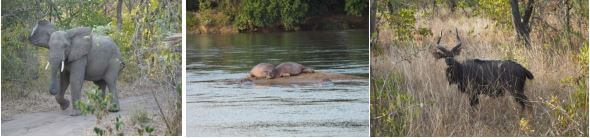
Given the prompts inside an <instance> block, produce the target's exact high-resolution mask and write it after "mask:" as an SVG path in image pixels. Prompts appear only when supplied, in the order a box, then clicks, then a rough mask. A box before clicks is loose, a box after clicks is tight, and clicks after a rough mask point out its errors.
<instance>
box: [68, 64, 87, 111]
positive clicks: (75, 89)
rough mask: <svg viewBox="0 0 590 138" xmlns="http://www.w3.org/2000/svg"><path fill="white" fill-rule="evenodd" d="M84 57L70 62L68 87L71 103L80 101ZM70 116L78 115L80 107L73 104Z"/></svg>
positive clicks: (84, 68) (84, 67) (84, 70)
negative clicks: (70, 93)
mask: <svg viewBox="0 0 590 138" xmlns="http://www.w3.org/2000/svg"><path fill="white" fill-rule="evenodd" d="M86 63H87V60H86V57H83V58H81V59H80V60H76V61H74V62H73V63H70V85H71V86H70V88H71V90H70V91H71V92H72V97H71V100H72V103H76V102H78V101H80V97H81V93H82V84H83V83H84V73H86ZM70 115H71V116H78V115H80V107H77V106H74V108H73V109H72V113H71V114H70Z"/></svg>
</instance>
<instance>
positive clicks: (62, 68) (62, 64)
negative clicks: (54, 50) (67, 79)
mask: <svg viewBox="0 0 590 138" xmlns="http://www.w3.org/2000/svg"><path fill="white" fill-rule="evenodd" d="M61 72H64V61H61Z"/></svg>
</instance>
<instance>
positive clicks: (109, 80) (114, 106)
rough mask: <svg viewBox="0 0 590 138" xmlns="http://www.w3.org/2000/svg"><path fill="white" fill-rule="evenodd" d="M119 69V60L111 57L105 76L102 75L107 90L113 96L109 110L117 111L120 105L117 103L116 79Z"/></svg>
mask: <svg viewBox="0 0 590 138" xmlns="http://www.w3.org/2000/svg"><path fill="white" fill-rule="evenodd" d="M120 70H121V62H120V61H119V59H113V60H111V61H110V63H109V68H108V69H107V72H106V76H105V77H104V78H105V79H104V80H105V82H106V84H107V86H108V87H109V92H111V95H112V96H113V100H112V101H111V107H110V108H109V111H111V112H117V111H119V110H120V107H121V105H120V104H119V91H118V90H117V79H118V78H119V71H120Z"/></svg>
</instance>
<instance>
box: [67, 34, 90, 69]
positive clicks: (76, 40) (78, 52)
mask: <svg viewBox="0 0 590 138" xmlns="http://www.w3.org/2000/svg"><path fill="white" fill-rule="evenodd" d="M91 33H92V30H91V29H90V28H88V27H79V28H74V29H70V30H68V31H67V38H68V39H69V40H70V44H71V45H70V47H69V48H70V53H69V55H68V61H75V60H78V59H80V58H81V57H83V56H85V55H87V54H88V52H90V49H91V48H92V35H91Z"/></svg>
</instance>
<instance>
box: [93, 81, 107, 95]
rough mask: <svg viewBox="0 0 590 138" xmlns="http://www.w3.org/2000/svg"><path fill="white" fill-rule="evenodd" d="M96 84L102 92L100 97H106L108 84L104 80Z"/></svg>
mask: <svg viewBox="0 0 590 138" xmlns="http://www.w3.org/2000/svg"><path fill="white" fill-rule="evenodd" d="M94 84H96V86H98V89H100V91H101V92H102V93H101V95H100V96H102V97H104V96H105V91H106V87H107V83H106V82H105V81H104V80H98V81H94Z"/></svg>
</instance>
